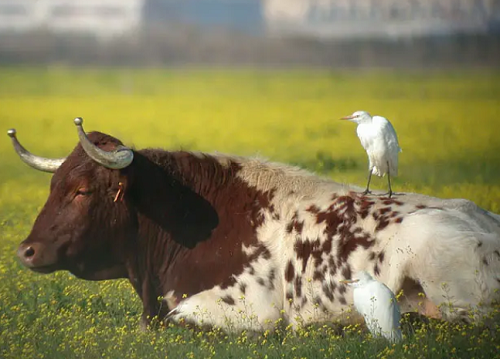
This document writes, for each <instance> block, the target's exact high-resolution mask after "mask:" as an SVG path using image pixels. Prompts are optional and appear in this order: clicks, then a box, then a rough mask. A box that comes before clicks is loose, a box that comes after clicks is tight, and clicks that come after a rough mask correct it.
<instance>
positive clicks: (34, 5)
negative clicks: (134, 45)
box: [0, 0, 145, 38]
mask: <svg viewBox="0 0 500 359" xmlns="http://www.w3.org/2000/svg"><path fill="white" fill-rule="evenodd" d="M144 1H145V0H0V32H24V31H30V30H36V29H47V30H48V31H52V32H55V33H83V34H91V35H95V36H98V37H104V38H106V37H113V36H116V35H121V34H124V33H127V32H131V31H134V30H135V29H136V28H137V27H138V26H139V25H140V23H141V20H142V7H143V5H144Z"/></svg>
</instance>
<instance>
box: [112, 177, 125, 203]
mask: <svg viewBox="0 0 500 359" xmlns="http://www.w3.org/2000/svg"><path fill="white" fill-rule="evenodd" d="M123 195H124V191H123V183H122V182H118V192H116V196H115V199H114V200H113V202H117V201H118V200H120V201H122V200H123Z"/></svg>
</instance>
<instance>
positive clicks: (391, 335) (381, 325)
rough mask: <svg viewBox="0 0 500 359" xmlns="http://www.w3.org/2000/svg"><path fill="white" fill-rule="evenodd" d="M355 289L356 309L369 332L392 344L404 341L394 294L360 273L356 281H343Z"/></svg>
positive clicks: (368, 275)
mask: <svg viewBox="0 0 500 359" xmlns="http://www.w3.org/2000/svg"><path fill="white" fill-rule="evenodd" d="M340 283H345V284H348V285H350V286H352V287H354V289H353V297H354V307H355V308H356V310H357V311H358V312H359V313H360V314H361V315H362V316H363V317H364V319H365V323H366V326H367V327H368V330H369V331H370V333H372V335H373V336H374V337H379V336H383V337H385V338H386V339H388V340H390V341H391V342H398V341H400V340H401V339H402V337H403V336H402V334H401V329H400V324H399V322H400V320H401V312H400V309H399V305H398V303H397V300H396V297H395V296H394V293H392V291H391V290H390V289H389V288H388V287H387V286H386V285H385V284H383V283H380V282H379V281H377V280H375V279H373V278H372V276H371V275H370V274H369V273H367V272H365V271H360V272H358V273H357V274H356V275H355V279H346V280H341V281H340Z"/></svg>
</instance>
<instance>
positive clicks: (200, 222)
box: [167, 186, 219, 248]
mask: <svg viewBox="0 0 500 359" xmlns="http://www.w3.org/2000/svg"><path fill="white" fill-rule="evenodd" d="M176 197H177V198H176V199H174V201H173V202H172V203H171V204H170V205H171V209H173V211H172V212H170V213H171V218H167V221H168V222H169V223H168V224H169V231H170V233H171V235H172V239H173V240H175V241H176V242H178V243H180V244H182V245H184V246H186V247H189V248H193V247H194V246H196V244H197V243H199V242H202V241H205V240H207V239H208V238H209V237H210V236H211V234H212V231H213V230H214V229H215V228H216V227H217V226H218V224H219V216H218V214H217V211H216V210H215V208H214V207H213V206H212V205H211V204H210V202H208V201H207V200H206V199H205V198H203V197H202V196H200V195H199V194H197V193H196V192H194V191H192V190H191V189H190V188H187V187H184V186H181V187H180V188H179V189H178V192H177V196H176ZM174 198H175V197H174Z"/></svg>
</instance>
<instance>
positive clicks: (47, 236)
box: [8, 118, 500, 331]
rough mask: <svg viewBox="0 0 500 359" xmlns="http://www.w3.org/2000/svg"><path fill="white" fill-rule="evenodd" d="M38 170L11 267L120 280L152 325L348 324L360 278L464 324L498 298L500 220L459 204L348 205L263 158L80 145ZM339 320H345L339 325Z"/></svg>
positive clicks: (315, 180) (109, 141)
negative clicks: (34, 213) (33, 207)
mask: <svg viewBox="0 0 500 359" xmlns="http://www.w3.org/2000/svg"><path fill="white" fill-rule="evenodd" d="M74 122H75V124H76V128H77V132H78V136H79V142H78V144H77V146H76V147H75V148H74V150H73V152H71V154H70V155H69V156H68V157H66V158H62V159H55V160H53V159H47V158H42V157H38V156H36V155H34V154H32V153H30V152H28V151H27V150H26V149H25V148H24V147H23V146H22V145H21V144H20V143H19V142H18V140H17V137H16V132H15V130H9V132H8V133H9V136H11V138H12V141H13V145H14V148H15V150H16V152H17V153H18V154H19V155H20V157H21V159H22V160H23V161H24V162H26V163H27V164H29V165H30V166H32V167H34V168H36V169H38V170H42V171H46V172H51V173H53V176H52V179H51V183H50V194H49V196H48V199H47V201H46V203H45V205H44V206H43V208H42V210H41V212H40V213H39V214H38V217H37V218H36V220H35V222H34V225H33V228H32V230H31V232H30V234H29V235H28V237H27V238H26V239H25V240H24V241H23V242H22V243H21V244H20V245H19V247H18V250H17V256H18V257H19V260H20V261H21V263H22V264H23V265H24V266H26V267H28V268H29V269H31V270H32V271H35V272H39V273H52V272H54V271H58V270H66V271H69V272H71V273H72V274H73V275H75V276H76V277H78V278H81V279H85V280H94V281H95V280H108V279H117V278H127V279H128V280H129V281H130V283H131V285H132V286H133V288H134V289H135V291H136V292H137V294H138V295H139V297H140V299H141V300H142V304H143V314H142V318H141V321H140V323H141V326H142V327H144V328H145V327H147V326H148V325H149V324H150V321H151V318H154V317H157V318H160V319H161V320H165V321H172V322H175V323H189V324H193V325H196V326H198V325H200V326H209V327H219V328H222V329H225V330H228V331H231V330H243V329H246V330H252V331H262V330H266V329H270V328H273V327H274V326H275V325H276V323H278V322H285V323H287V324H288V325H291V327H293V328H297V327H299V326H302V325H308V324H311V323H318V322H332V321H340V322H342V323H343V322H348V321H349V320H352V318H353V317H354V314H353V313H351V314H349V312H350V308H351V307H352V302H353V299H352V291H351V289H350V288H349V287H348V286H347V285H345V284H343V283H342V282H341V281H342V280H348V279H351V277H352V276H353V274H354V273H355V272H357V271H360V270H365V271H367V272H369V273H370V274H371V275H372V276H374V277H375V278H377V280H379V281H381V282H383V283H385V284H386V285H387V286H388V287H389V288H390V289H391V290H392V291H393V292H395V293H399V292H400V291H401V290H403V294H402V296H401V297H400V298H399V301H400V306H401V308H402V311H403V312H408V311H414V310H415V309H416V310H418V311H419V312H420V313H421V314H423V315H426V316H429V317H440V318H444V319H446V320H450V321H453V320H459V319H467V318H469V313H470V311H471V310H473V313H476V314H474V315H473V318H474V320H479V319H477V318H479V316H480V315H485V314H488V313H490V312H491V311H492V309H493V307H494V305H495V303H497V302H498V301H499V299H500V291H499V289H500V216H499V215H497V214H494V213H491V212H489V211H486V210H484V209H481V208H480V207H478V206H476V205H475V204H474V203H472V202H470V201H468V200H463V199H439V198H434V197H429V196H424V195H420V194H414V193H398V194H395V195H394V196H393V197H392V198H388V197H387V196H384V195H382V194H373V195H363V194H362V193H360V192H361V191H362V189H361V188H359V187H356V186H351V185H346V184H340V183H336V182H334V181H332V180H331V179H329V178H324V177H320V176H318V175H316V174H313V173H310V172H308V171H306V170H304V169H300V168H298V167H294V166H290V165H285V164H280V163H273V162H270V161H267V160H265V159H262V158H254V157H240V156H234V155H226V154H220V153H215V154H208V153H201V152H188V151H166V150H162V149H142V150H136V149H131V148H129V147H126V146H124V145H123V143H122V142H121V141H120V140H118V139H117V138H115V137H112V136H110V135H107V134H104V133H100V132H90V133H88V134H87V133H86V132H85V131H84V129H83V120H82V119H81V118H76V119H75V121H74ZM349 318H351V319H349Z"/></svg>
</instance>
